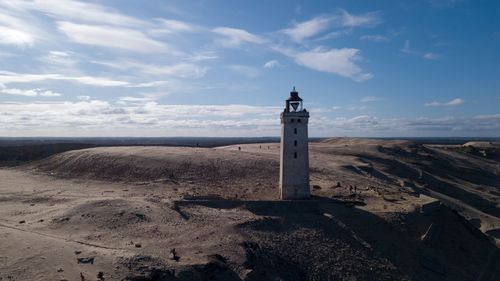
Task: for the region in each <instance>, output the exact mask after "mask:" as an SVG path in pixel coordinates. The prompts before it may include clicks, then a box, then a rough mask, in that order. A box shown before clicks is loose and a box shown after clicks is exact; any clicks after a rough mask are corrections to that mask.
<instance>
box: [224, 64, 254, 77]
mask: <svg viewBox="0 0 500 281" xmlns="http://www.w3.org/2000/svg"><path fill="white" fill-rule="evenodd" d="M229 68H230V69H231V70H232V71H233V72H235V73H238V74H240V75H243V76H246V77H249V78H255V77H257V76H259V74H260V72H259V70H258V69H256V68H254V67H251V66H247V65H230V66H229Z"/></svg>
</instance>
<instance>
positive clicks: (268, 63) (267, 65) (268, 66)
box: [263, 60, 280, 68]
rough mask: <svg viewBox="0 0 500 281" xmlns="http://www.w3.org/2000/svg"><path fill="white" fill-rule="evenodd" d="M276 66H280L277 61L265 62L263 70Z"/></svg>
mask: <svg viewBox="0 0 500 281" xmlns="http://www.w3.org/2000/svg"><path fill="white" fill-rule="evenodd" d="M277 66H280V63H279V61H277V60H270V61H267V62H266V63H265V64H264V66H263V67H264V68H275V67H277Z"/></svg>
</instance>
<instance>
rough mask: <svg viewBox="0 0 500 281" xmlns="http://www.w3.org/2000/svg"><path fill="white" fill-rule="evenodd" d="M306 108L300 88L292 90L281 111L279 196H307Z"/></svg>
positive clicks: (284, 198) (307, 113)
mask: <svg viewBox="0 0 500 281" xmlns="http://www.w3.org/2000/svg"><path fill="white" fill-rule="evenodd" d="M308 122H309V112H307V110H306V109H304V108H303V104H302V99H301V98H300V97H299V92H297V91H296V90H295V87H293V90H292V91H291V92H290V97H289V98H288V99H287V100H286V101H285V109H284V110H283V112H282V113H281V151H280V198H281V199H282V200H293V199H306V198H309V196H310V191H309V147H308V133H307V123H308Z"/></svg>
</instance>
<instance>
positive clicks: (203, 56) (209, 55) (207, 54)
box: [184, 51, 219, 62]
mask: <svg viewBox="0 0 500 281" xmlns="http://www.w3.org/2000/svg"><path fill="white" fill-rule="evenodd" d="M218 58H219V56H218V55H217V53H216V52H214V51H202V52H196V53H193V54H191V55H188V56H186V57H185V58H184V60H186V61H192V62H197V61H206V60H215V59H218Z"/></svg>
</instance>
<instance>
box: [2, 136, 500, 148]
mask: <svg viewBox="0 0 500 281" xmlns="http://www.w3.org/2000/svg"><path fill="white" fill-rule="evenodd" d="M366 138H370V137H366ZM321 139H324V138H310V139H309V140H310V141H318V140H321ZM371 139H387V140H410V141H414V142H417V143H426V144H464V143H466V142H469V141H497V142H498V141H500V137H496V138H474V137H412V138H408V137H391V138H380V137H373V138H371ZM279 141H280V138H279V137H86V138H74V137H0V147H5V146H25V145H46V144H88V145H91V146H124V145H146V146H148V145H161V146H189V147H197V146H198V147H215V146H223V145H231V144H238V143H261V142H272V143H277V142H279Z"/></svg>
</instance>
